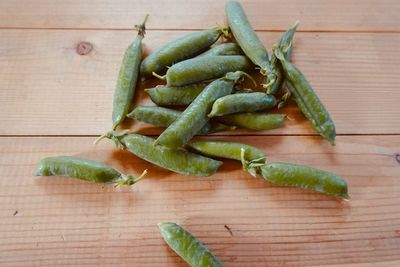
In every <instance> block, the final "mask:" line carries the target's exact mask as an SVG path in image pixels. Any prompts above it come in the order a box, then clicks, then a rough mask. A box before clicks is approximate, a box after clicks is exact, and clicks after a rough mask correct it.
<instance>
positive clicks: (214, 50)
mask: <svg viewBox="0 0 400 267" xmlns="http://www.w3.org/2000/svg"><path fill="white" fill-rule="evenodd" d="M234 55H243V51H242V49H240V46H238V45H237V44H235V43H222V44H218V45H215V46H213V47H211V48H210V49H209V50H207V51H206V52H204V53H203V54H200V55H199V56H198V57H204V56H234Z"/></svg>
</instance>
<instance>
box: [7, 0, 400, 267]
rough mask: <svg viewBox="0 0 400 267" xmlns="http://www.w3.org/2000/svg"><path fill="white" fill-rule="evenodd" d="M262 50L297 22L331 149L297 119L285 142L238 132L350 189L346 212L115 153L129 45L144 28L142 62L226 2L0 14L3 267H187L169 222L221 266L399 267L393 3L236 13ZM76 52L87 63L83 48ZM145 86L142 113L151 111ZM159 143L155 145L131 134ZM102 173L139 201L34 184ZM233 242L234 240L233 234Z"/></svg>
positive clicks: (302, 59) (90, 4)
mask: <svg viewBox="0 0 400 267" xmlns="http://www.w3.org/2000/svg"><path fill="white" fill-rule="evenodd" d="M241 2H242V3H243V6H244V8H245V11H246V13H247V14H248V16H249V19H250V21H251V22H252V24H253V25H254V27H255V28H256V29H257V30H258V34H259V36H260V37H261V39H262V41H263V42H264V43H265V45H266V46H267V47H268V48H271V46H272V44H273V43H274V42H275V40H276V39H277V38H278V37H279V36H280V34H281V31H283V30H285V29H287V28H288V27H289V26H290V25H291V24H292V23H293V22H294V21H295V20H297V19H299V20H301V25H300V27H299V32H298V33H297V34H296V36H295V48H294V54H293V61H294V62H295V64H296V65H297V66H298V67H299V68H300V69H301V70H302V71H303V72H304V73H305V74H306V76H307V78H308V79H309V81H310V82H311V84H312V85H313V86H314V89H315V91H316V92H317V93H318V95H319V96H320V98H321V99H322V100H323V102H324V104H325V105H326V106H327V108H328V110H329V111H330V113H331V115H332V117H333V119H334V121H335V124H336V127H337V132H338V137H337V146H335V147H332V146H330V145H329V144H328V143H327V142H326V141H323V140H322V138H320V137H319V136H316V135H315V133H314V132H313V130H312V129H311V127H310V125H309V123H308V122H307V120H305V119H304V118H303V116H302V115H301V114H300V113H299V112H298V110H297V108H296V106H295V105H293V104H292V105H290V106H289V107H286V108H285V109H283V110H282V112H284V113H286V114H288V116H289V119H288V120H287V122H286V124H285V127H284V128H282V129H277V130H273V131H264V132H249V131H244V130H237V131H234V132H229V133H219V134H218V135H217V136H213V137H202V138H207V139H217V140H232V141H238V142H244V143H248V144H251V145H254V146H257V147H259V148H261V149H263V150H264V151H265V153H266V155H267V158H268V159H269V160H275V161H286V162H293V163H299V164H306V165H309V166H312V167H316V168H320V169H324V170H327V171H332V172H335V173H337V174H338V175H341V176H343V177H344V178H345V179H346V180H347V181H348V184H349V192H350V195H351V197H352V199H351V200H350V201H348V202H344V201H339V200H336V199H333V198H330V197H327V196H324V195H322V194H318V193H313V192H310V191H305V190H300V189H293V188H284V187H277V186H273V185H270V184H268V183H267V182H265V181H263V180H262V179H256V178H253V177H251V176H250V175H248V174H247V173H245V172H243V171H242V170H241V166H240V163H238V162H234V161H224V165H223V166H222V168H221V169H220V171H219V172H218V173H217V174H216V175H214V176H212V177H208V178H202V179H199V178H194V177H185V176H182V175H176V174H173V173H171V172H169V171H166V170H162V169H160V168H158V167H155V166H153V165H151V164H148V163H146V162H145V161H143V160H141V159H139V158H137V157H135V156H133V155H131V154H130V153H128V152H126V151H116V150H115V149H114V148H113V146H112V144H111V142H109V141H104V142H102V143H100V144H99V145H98V146H94V145H93V144H92V143H93V140H94V139H95V136H96V135H98V134H101V133H104V132H105V131H107V130H108V129H109V128H110V124H111V123H110V121H111V106H112V104H111V99H112V94H113V90H114V85H115V79H116V77H117V73H118V69H119V65H120V62H121V59H122V55H123V52H124V49H125V48H126V47H127V46H128V44H129V42H131V40H132V39H133V38H134V36H135V35H136V33H135V32H134V31H133V30H131V29H132V28H133V25H134V24H137V23H138V22H140V21H141V20H142V18H143V16H144V15H145V14H146V13H149V14H150V20H149V22H148V28H149V30H148V31H147V35H146V38H145V39H144V45H145V51H146V53H149V52H151V51H154V50H155V49H157V48H158V47H160V46H161V45H162V44H164V43H165V42H167V41H170V40H173V39H175V38H177V37H179V36H182V35H184V34H186V33H188V32H190V31H193V30H197V29H203V28H208V27H213V26H215V25H216V24H219V25H224V24H225V16H224V3H225V1H221V0H217V1H215V0H214V1H162V3H161V1H154V0H147V1H135V0H116V1H111V0H94V1H92V0H91V1H88V0H82V1H78V0H63V1H54V0H53V1H50V0H40V1H31V0H20V1H14V0H3V1H0V39H1V42H0V218H1V219H0V266H18V267H19V266H41V267H42V266H135V267H136V266H139V267H140V266H171V267H172V266H186V264H185V263H183V261H182V260H181V259H180V258H179V257H178V256H177V255H176V254H174V253H173V252H172V251H171V250H170V249H169V248H168V247H167V246H166V245H165V243H164V242H163V240H162V238H161V236H160V234H159V232H158V228H157V223H159V222H161V221H174V222H177V223H179V224H181V225H182V226H184V227H185V228H186V229H188V230H190V231H191V232H192V233H193V234H194V235H195V236H197V237H198V238H199V239H200V240H201V241H202V242H204V243H205V244H206V245H207V246H208V247H209V248H210V249H211V250H212V251H213V252H214V253H215V254H216V255H217V256H218V257H219V258H220V259H221V261H222V262H223V263H224V264H225V266H228V267H229V266H276V267H278V266H279V267H280V266H340V267H350V266H351V267H365V266H368V267H369V266H371V267H372V266H374V267H375V266H384V267H388V266H399V265H400V217H399V214H400V123H399V122H400V119H399V118H400V105H399V103H400V90H399V84H400V68H399V67H398V66H399V65H400V46H399V43H400V33H399V31H400V15H399V14H400V12H399V11H400V2H399V1H396V0H384V1H378V0H368V1H367V0H352V1H344V0H335V1H333V0H332V1H317V0H285V1H281V0H268V1H262V0H253V1H241ZM83 43H84V46H85V47H82V46H81V49H79V53H78V51H77V47H78V46H79V44H83ZM156 83H157V81H155V80H153V81H149V82H146V83H143V84H141V85H140V88H139V89H138V90H137V92H138V94H137V99H136V100H135V104H143V105H149V104H151V103H150V101H149V99H148V98H147V97H146V96H145V95H144V93H143V90H142V89H143V88H146V87H150V86H153V85H155V84H156ZM124 127H125V128H130V129H132V131H135V132H139V133H143V134H148V135H156V134H159V133H160V131H161V129H158V128H153V127H150V126H149V125H145V124H141V123H137V122H135V123H133V122H127V123H126V124H125V125H124ZM54 155H76V156H80V157H84V158H89V159H94V160H98V161H101V162H105V163H107V164H110V165H112V166H113V167H115V168H117V169H119V170H120V171H122V172H124V173H127V174H139V173H141V172H142V171H143V169H145V168H148V169H149V175H148V177H147V178H146V179H144V180H143V181H141V182H140V183H138V184H137V185H136V186H135V187H133V188H132V189H128V188H117V189H115V188H113V187H112V186H109V185H106V186H104V185H96V184H91V183H87V182H82V181H77V180H74V179H71V178H66V177H64V178H62V177H34V176H33V172H34V169H35V165H36V164H37V162H38V161H39V160H40V159H41V158H43V157H47V156H54ZM230 231H231V232H230Z"/></svg>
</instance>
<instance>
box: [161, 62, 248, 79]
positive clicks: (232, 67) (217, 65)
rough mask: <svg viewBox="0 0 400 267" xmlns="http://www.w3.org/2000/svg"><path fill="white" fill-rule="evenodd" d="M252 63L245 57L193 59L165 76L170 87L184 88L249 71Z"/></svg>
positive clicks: (177, 66) (170, 69)
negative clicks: (226, 75) (228, 74)
mask: <svg viewBox="0 0 400 267" xmlns="http://www.w3.org/2000/svg"><path fill="white" fill-rule="evenodd" d="M250 68H251V63H250V61H249V60H248V59H247V58H246V57H245V56H208V57H196V58H191V59H188V60H185V61H182V62H179V63H177V64H175V65H172V66H171V67H170V68H169V69H168V71H167V74H166V75H165V76H158V75H157V74H154V75H155V76H156V77H158V78H160V79H163V80H166V81H167V85H168V86H183V85H187V84H193V83H198V82H202V81H205V80H210V79H214V78H220V77H222V76H224V75H225V74H226V73H228V72H233V71H248V70H250Z"/></svg>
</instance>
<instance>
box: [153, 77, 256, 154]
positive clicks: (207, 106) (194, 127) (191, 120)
mask: <svg viewBox="0 0 400 267" xmlns="http://www.w3.org/2000/svg"><path fill="white" fill-rule="evenodd" d="M245 75H248V74H246V73H244V72H241V71H237V72H230V73H227V74H226V75H225V76H224V77H223V78H220V79H218V80H215V81H213V82H212V83H210V84H209V85H208V86H207V87H206V88H205V89H204V90H203V91H202V92H201V93H200V94H199V95H198V96H197V97H196V99H195V100H194V101H193V102H192V103H191V104H190V105H189V107H187V108H186V109H185V111H184V112H183V113H182V114H181V116H179V118H178V119H177V120H175V121H174V122H173V123H172V124H171V125H170V126H169V127H168V128H167V129H166V130H165V131H164V132H162V133H161V135H160V136H159V137H158V138H157V140H156V142H155V145H163V146H166V147H169V148H173V149H176V148H179V147H182V146H183V145H185V144H186V143H187V142H188V141H189V140H190V139H191V138H192V137H193V136H194V135H195V134H197V133H198V132H199V131H200V129H201V128H203V126H204V125H205V124H206V123H207V121H208V120H209V118H208V116H207V115H208V113H209V112H210V111H211V108H212V105H213V103H214V101H215V100H216V99H218V98H220V97H222V96H225V95H228V94H230V93H231V92H232V89H233V86H234V85H235V84H236V83H237V82H239V81H240V80H241V79H242V78H243V76H245Z"/></svg>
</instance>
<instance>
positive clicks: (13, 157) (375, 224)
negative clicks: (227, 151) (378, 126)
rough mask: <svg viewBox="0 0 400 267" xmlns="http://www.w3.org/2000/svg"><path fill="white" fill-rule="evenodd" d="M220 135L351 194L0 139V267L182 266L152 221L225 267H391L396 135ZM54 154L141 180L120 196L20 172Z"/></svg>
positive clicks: (78, 141) (81, 143) (396, 238)
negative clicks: (338, 196) (328, 176)
mask: <svg viewBox="0 0 400 267" xmlns="http://www.w3.org/2000/svg"><path fill="white" fill-rule="evenodd" d="M219 139H226V137H225V138H219ZM229 140H234V141H242V142H246V143H249V144H252V145H255V146H257V147H260V148H262V149H263V150H264V151H265V153H266V154H267V156H268V159H269V160H280V161H287V162H296V163H300V164H307V165H310V166H314V167H317V168H321V169H325V170H328V171H332V172H335V173H337V174H339V175H341V176H343V177H345V178H346V179H347V181H348V183H349V191H350V194H351V196H352V199H351V201H349V202H341V201H338V200H335V199H332V198H330V197H327V196H324V195H321V194H317V193H313V192H309V191H304V190H300V189H291V188H283V187H277V186H272V185H269V184H268V183H266V182H264V181H262V180H261V179H256V178H253V177H251V176H250V175H248V174H246V173H244V172H243V171H242V170H241V167H240V163H238V162H233V161H229V162H228V161H226V162H225V164H224V166H223V167H222V168H221V170H220V171H219V172H218V173H217V174H216V175H214V176H212V177H210V178H202V179H199V178H193V177H185V176H181V175H174V174H172V173H170V172H168V171H165V170H161V169H160V168H158V167H154V166H152V165H150V164H148V163H146V162H144V161H143V160H141V159H139V158H137V157H135V156H133V155H130V154H129V153H127V152H117V151H113V150H112V145H111V143H110V142H103V143H101V144H99V145H98V146H97V147H93V145H92V141H93V138H88V137H69V138H68V137H58V138H57V137H53V138H42V137H34V138H28V137H2V138H0V147H1V148H2V149H1V152H0V153H1V154H0V155H1V156H0V166H1V167H0V168H1V169H0V199H1V201H0V217H1V220H0V264H1V265H2V266H60V265H68V266H69V265H74V266H82V265H96V266H98V265H110V266H150V265H151V266H186V265H184V264H183V263H182V261H181V260H180V259H179V258H178V257H177V256H176V255H174V253H172V252H171V251H170V250H169V249H168V248H167V247H166V246H165V244H164V243H163V241H162V238H161V236H160V235H159V233H158V229H157V223H158V222H160V221H166V220H167V221H174V222H177V223H179V224H181V225H183V226H185V227H186V228H187V229H188V230H190V231H191V232H192V233H193V234H194V235H196V236H197V237H198V238H199V239H200V240H201V241H203V242H204V243H205V244H207V246H209V247H210V249H212V251H213V252H214V253H215V254H216V255H217V256H218V257H219V258H220V259H221V260H222V262H224V263H225V264H226V266H260V264H261V263H262V264H261V265H262V266H267V265H268V266H283V265H285V266H317V265H318V266H326V265H330V264H332V265H335V266H376V265H379V266H396V265H398V263H399V262H400V255H399V253H398V252H399V250H400V228H399V225H400V217H399V213H400V205H399V203H400V193H399V192H400V180H399V179H398V178H399V174H400V168H399V167H400V165H399V164H400V163H399V156H398V155H399V154H398V153H399V151H400V140H399V138H398V136H359V137H355V136H341V137H339V138H338V144H337V146H336V147H330V146H329V145H328V144H325V143H324V144H322V145H321V144H320V143H319V138H317V137H290V136H269V137H251V138H246V137H230V138H229ZM58 154H65V155H78V156H81V157H85V158H90V159H95V160H99V161H102V162H106V163H108V164H112V166H114V167H116V168H118V169H120V170H121V171H123V172H125V173H139V172H141V171H142V170H143V169H144V168H148V169H149V175H148V178H147V179H145V180H143V181H142V182H140V183H139V184H137V185H136V186H135V187H134V188H133V189H132V190H128V189H126V188H120V189H114V188H113V187H112V186H102V185H95V184H91V183H87V182H82V181H77V180H74V179H70V178H61V177H60V178H58V177H41V178H39V177H33V176H32V173H33V171H34V168H35V164H36V163H37V162H38V161H39V160H40V159H41V158H43V157H46V156H51V155H58ZM396 155H397V156H396ZM396 157H397V161H396ZM225 225H226V226H227V227H229V228H230V229H231V231H232V234H230V233H229V231H228V230H227V229H226V228H225Z"/></svg>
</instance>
